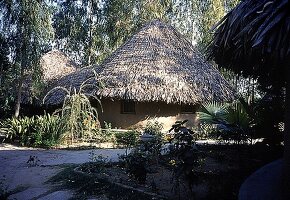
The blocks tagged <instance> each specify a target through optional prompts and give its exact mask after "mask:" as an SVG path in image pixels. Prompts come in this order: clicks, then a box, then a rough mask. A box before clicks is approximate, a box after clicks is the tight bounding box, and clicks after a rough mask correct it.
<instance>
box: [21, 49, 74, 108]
mask: <svg viewBox="0 0 290 200" xmlns="http://www.w3.org/2000/svg"><path fill="white" fill-rule="evenodd" d="M40 65H41V68H42V72H43V83H44V85H45V87H46V88H45V89H44V90H45V91H47V90H48V89H49V88H51V87H50V86H51V85H52V84H53V82H55V81H57V80H59V79H60V78H62V77H64V76H66V75H69V74H71V73H73V72H76V71H77V65H76V63H74V62H73V61H71V60H70V59H69V58H68V57H67V56H66V55H65V54H64V53H63V52H60V51H58V50H52V51H49V52H48V53H46V54H44V55H43V56H42V57H41V59H40ZM32 98H33V88H32V75H31V74H29V75H28V76H27V77H26V79H25V81H24V84H23V94H22V103H26V104H27V103H30V101H31V100H32ZM40 98H41V97H40Z"/></svg>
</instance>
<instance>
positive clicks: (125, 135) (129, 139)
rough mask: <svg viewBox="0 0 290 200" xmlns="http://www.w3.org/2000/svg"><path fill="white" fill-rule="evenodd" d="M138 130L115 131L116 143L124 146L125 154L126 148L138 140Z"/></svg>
mask: <svg viewBox="0 0 290 200" xmlns="http://www.w3.org/2000/svg"><path fill="white" fill-rule="evenodd" d="M138 135H139V134H138V132H136V131H127V132H117V133H115V139H116V143H117V144H118V145H123V146H125V148H126V155H127V153H128V149H129V148H130V147H132V146H134V145H136V143H137V140H138Z"/></svg>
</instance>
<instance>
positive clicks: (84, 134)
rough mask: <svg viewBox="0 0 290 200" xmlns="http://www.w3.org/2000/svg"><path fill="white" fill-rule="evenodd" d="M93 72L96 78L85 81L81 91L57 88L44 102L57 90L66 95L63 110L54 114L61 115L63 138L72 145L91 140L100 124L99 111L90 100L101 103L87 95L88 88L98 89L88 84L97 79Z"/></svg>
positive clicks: (92, 96)
mask: <svg viewBox="0 0 290 200" xmlns="http://www.w3.org/2000/svg"><path fill="white" fill-rule="evenodd" d="M93 72H94V75H95V76H94V77H91V78H89V79H87V80H86V81H84V82H83V83H82V84H81V85H80V87H79V89H77V88H70V89H67V88H64V87H55V88H53V89H52V90H51V91H49V92H48V94H47V95H46V96H45V97H44V100H43V101H45V99H46V97H47V96H48V95H49V94H50V93H52V92H53V91H55V90H59V89H60V90H63V91H64V92H65V93H66V95H65V97H64V101H63V105H62V108H61V109H58V110H56V111H55V112H54V114H59V116H60V118H61V121H62V126H63V127H64V128H65V130H66V131H65V133H64V134H63V138H64V139H70V141H71V143H73V142H74V140H78V139H91V138H92V137H93V135H94V131H93V130H94V129H95V126H96V124H98V111H97V109H96V108H94V107H93V106H92V105H91V102H90V98H93V99H95V100H96V101H97V102H98V103H99V104H100V105H101V102H100V100H99V99H98V98H97V97H96V96H94V95H92V94H86V93H85V89H86V88H87V87H92V86H93V87H97V86H96V85H93V84H90V83H88V82H89V81H91V80H92V79H94V78H95V77H96V72H95V71H94V70H93Z"/></svg>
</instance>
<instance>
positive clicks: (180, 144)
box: [169, 120, 198, 194]
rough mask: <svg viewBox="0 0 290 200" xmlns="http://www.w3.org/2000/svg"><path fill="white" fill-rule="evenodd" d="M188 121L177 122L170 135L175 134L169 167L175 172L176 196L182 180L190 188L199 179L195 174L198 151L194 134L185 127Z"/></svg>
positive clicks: (171, 142)
mask: <svg viewBox="0 0 290 200" xmlns="http://www.w3.org/2000/svg"><path fill="white" fill-rule="evenodd" d="M187 121H188V120H184V121H177V122H175V124H174V125H172V128H171V129H170V130H169V133H170V134H173V137H172V140H170V144H171V149H170V150H171V151H170V157H171V160H170V161H169V164H170V165H169V166H170V167H171V168H172V170H173V181H174V182H173V185H174V186H173V189H174V191H175V193H176V194H177V193H178V192H179V191H180V188H179V187H180V181H181V179H182V178H183V179H185V180H186V181H187V183H188V185H189V187H190V188H191V187H192V185H193V183H194V182H195V181H196V178H197V177H196V175H195V173H194V167H195V166H196V165H197V161H198V151H197V149H196V148H195V146H193V134H194V133H193V132H192V131H191V130H190V129H187V128H186V127H185V126H184V124H185V123H186V122H187ZM172 131H173V133H172ZM190 190H191V189H190Z"/></svg>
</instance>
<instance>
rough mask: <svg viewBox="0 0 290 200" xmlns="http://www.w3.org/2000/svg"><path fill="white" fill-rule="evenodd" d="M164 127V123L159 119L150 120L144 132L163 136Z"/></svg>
mask: <svg viewBox="0 0 290 200" xmlns="http://www.w3.org/2000/svg"><path fill="white" fill-rule="evenodd" d="M162 129H163V124H162V123H159V122H158V121H154V122H151V121H148V122H147V124H146V126H145V128H144V133H146V134H149V135H153V136H161V135H162V133H161V131H162Z"/></svg>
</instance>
